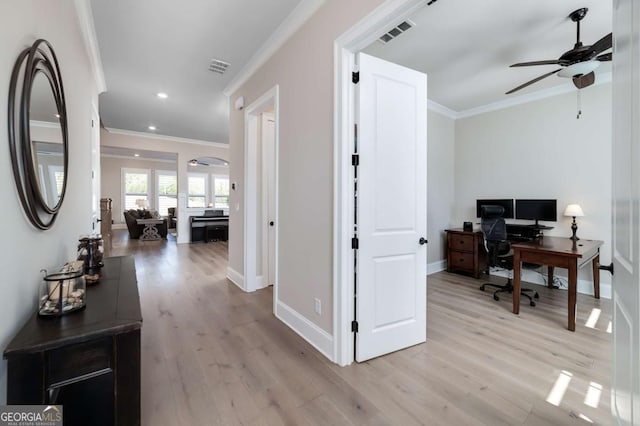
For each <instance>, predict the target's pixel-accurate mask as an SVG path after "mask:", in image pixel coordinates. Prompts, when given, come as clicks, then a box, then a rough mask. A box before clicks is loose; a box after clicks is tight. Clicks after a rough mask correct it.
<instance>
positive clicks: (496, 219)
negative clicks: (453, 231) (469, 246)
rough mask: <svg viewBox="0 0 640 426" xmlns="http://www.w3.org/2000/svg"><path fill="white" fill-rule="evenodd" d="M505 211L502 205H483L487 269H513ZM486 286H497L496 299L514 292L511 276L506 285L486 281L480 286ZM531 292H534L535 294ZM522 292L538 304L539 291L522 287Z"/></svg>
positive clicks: (533, 304)
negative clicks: (499, 294) (494, 267)
mask: <svg viewBox="0 0 640 426" xmlns="http://www.w3.org/2000/svg"><path fill="white" fill-rule="evenodd" d="M503 213H504V207H502V206H493V205H485V206H482V210H481V213H480V214H481V216H480V227H481V228H482V235H483V236H484V247H485V249H486V250H487V264H488V266H487V269H488V268H490V267H491V266H499V267H502V268H505V269H508V270H510V271H512V270H513V250H511V244H510V243H509V241H508V240H507V225H506V224H505V222H504V218H503V217H502V214H503ZM485 287H494V288H497V290H496V291H495V292H494V293H493V299H494V300H500V297H498V293H504V292H507V293H513V284H512V283H511V278H509V279H508V280H507V283H506V284H505V285H499V284H493V283H484V284H482V285H481V286H480V290H482V291H484V289H485ZM529 293H533V295H530V294H529ZM520 294H521V295H522V296H524V297H527V298H528V299H529V304H530V305H531V306H536V302H534V301H533V299H534V298H535V299H537V298H538V297H539V296H538V292H537V291H535V290H533V289H530V288H520Z"/></svg>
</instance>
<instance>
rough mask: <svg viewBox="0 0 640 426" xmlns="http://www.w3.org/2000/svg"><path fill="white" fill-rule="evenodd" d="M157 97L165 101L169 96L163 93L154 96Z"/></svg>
mask: <svg viewBox="0 0 640 426" xmlns="http://www.w3.org/2000/svg"><path fill="white" fill-rule="evenodd" d="M156 96H157V97H159V98H160V99H167V98H168V97H169V95H167V94H166V93H164V92H159V93H158V94H156Z"/></svg>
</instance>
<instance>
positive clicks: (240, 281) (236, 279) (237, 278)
mask: <svg viewBox="0 0 640 426" xmlns="http://www.w3.org/2000/svg"><path fill="white" fill-rule="evenodd" d="M227 279H228V280H229V281H231V282H232V283H234V284H235V285H236V286H238V288H239V289H240V290H242V291H245V292H246V291H247V290H246V289H245V288H244V276H243V275H242V274H241V273H239V272H238V271H236V270H235V269H233V268H231V267H227Z"/></svg>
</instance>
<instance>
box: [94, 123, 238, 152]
mask: <svg viewBox="0 0 640 426" xmlns="http://www.w3.org/2000/svg"><path fill="white" fill-rule="evenodd" d="M104 129H105V130H106V131H108V132H109V133H113V134H116V135H124V136H134V137H137V138H146V139H156V140H162V141H169V142H177V143H189V144H192V145H204V146H208V147H215V148H224V149H229V144H227V143H221V142H209V141H203V140H198V139H187V138H179V137H177V136H167V135H158V134H156V133H147V132H134V131H132V130H123V129H114V128H113V127H105V128H104Z"/></svg>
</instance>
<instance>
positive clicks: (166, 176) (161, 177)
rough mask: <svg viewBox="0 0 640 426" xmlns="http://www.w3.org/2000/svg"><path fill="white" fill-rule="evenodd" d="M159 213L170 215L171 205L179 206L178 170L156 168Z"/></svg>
mask: <svg viewBox="0 0 640 426" xmlns="http://www.w3.org/2000/svg"><path fill="white" fill-rule="evenodd" d="M156 186H157V194H158V202H157V206H158V214H159V215H160V216H168V215H169V210H168V209H169V207H174V208H175V207H177V206H178V179H177V177H176V172H172V171H164V170H156Z"/></svg>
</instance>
